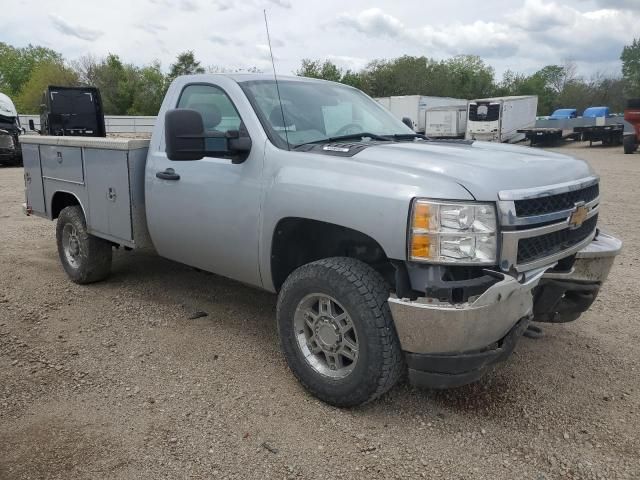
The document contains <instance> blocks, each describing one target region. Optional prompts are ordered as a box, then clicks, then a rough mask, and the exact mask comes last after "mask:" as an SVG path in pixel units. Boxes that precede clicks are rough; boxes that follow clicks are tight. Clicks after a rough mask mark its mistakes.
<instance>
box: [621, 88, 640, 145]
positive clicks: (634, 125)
mask: <svg viewBox="0 0 640 480" xmlns="http://www.w3.org/2000/svg"><path fill="white" fill-rule="evenodd" d="M624 119H625V121H626V122H627V123H628V124H629V125H630V126H631V129H630V131H625V132H624V137H623V140H622V144H623V146H624V153H627V154H629V153H633V152H635V151H636V150H637V149H638V144H640V98H631V99H629V100H627V108H625V109H624Z"/></svg>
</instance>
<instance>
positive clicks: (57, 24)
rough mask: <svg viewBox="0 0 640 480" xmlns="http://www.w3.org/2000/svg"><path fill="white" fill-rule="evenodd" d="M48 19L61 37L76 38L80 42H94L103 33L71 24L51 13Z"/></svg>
mask: <svg viewBox="0 0 640 480" xmlns="http://www.w3.org/2000/svg"><path fill="white" fill-rule="evenodd" d="M49 19H50V20H51V23H52V24H53V27H54V28H55V29H56V30H58V31H59V32H60V33H62V34H63V35H68V36H70V37H76V38H79V39H81V40H87V41H92V40H96V39H98V38H99V37H101V36H102V35H103V32H101V31H100V30H93V29H91V28H87V27H84V26H81V25H74V24H71V23H69V22H67V21H66V20H65V19H64V18H62V17H60V16H58V15H55V14H53V13H52V14H49Z"/></svg>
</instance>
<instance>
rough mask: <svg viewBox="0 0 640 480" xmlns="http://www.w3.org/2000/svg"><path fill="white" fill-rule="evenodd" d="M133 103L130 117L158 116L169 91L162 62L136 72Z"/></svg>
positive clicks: (129, 113) (128, 112) (130, 108)
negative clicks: (161, 66) (161, 65)
mask: <svg viewBox="0 0 640 480" xmlns="http://www.w3.org/2000/svg"><path fill="white" fill-rule="evenodd" d="M135 73H136V79H135V88H134V96H133V103H132V105H131V106H130V107H129V109H128V111H127V114H128V115H157V114H158V111H159V110H160V105H161V104H162V100H163V98H164V95H165V93H166V91H167V86H168V84H167V79H166V77H165V76H164V74H163V73H162V70H161V68H160V62H158V61H156V62H154V63H152V64H151V65H148V66H146V67H142V68H140V69H137V70H136V72H135Z"/></svg>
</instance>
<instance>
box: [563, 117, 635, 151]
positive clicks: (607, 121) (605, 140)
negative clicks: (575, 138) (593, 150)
mask: <svg viewBox="0 0 640 480" xmlns="http://www.w3.org/2000/svg"><path fill="white" fill-rule="evenodd" d="M611 117H612V116H611V115H610V113H609V107H589V108H587V109H585V111H584V112H583V113H582V119H583V120H587V123H583V125H578V126H576V127H574V128H573V131H574V133H576V134H578V135H580V139H581V140H582V141H583V142H589V146H591V145H593V142H602V145H620V144H622V137H623V134H624V124H623V123H622V122H621V121H620V119H619V118H611ZM589 120H591V122H589Z"/></svg>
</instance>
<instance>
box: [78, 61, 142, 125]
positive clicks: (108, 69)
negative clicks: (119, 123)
mask: <svg viewBox="0 0 640 480" xmlns="http://www.w3.org/2000/svg"><path fill="white" fill-rule="evenodd" d="M131 80H132V79H131V68H130V67H129V66H125V65H124V64H123V63H122V60H120V57H118V56H117V55H114V54H109V55H108V56H107V58H105V59H103V60H100V61H98V62H95V63H94V64H93V65H88V66H87V71H86V78H85V81H86V83H87V84H88V85H92V86H94V87H97V88H98V89H99V90H100V96H101V97H102V105H103V109H104V113H106V114H107V115H126V114H127V111H128V110H129V108H130V107H131V104H132V103H133V91H132V88H131V87H132V85H131V83H132V81H131Z"/></svg>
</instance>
